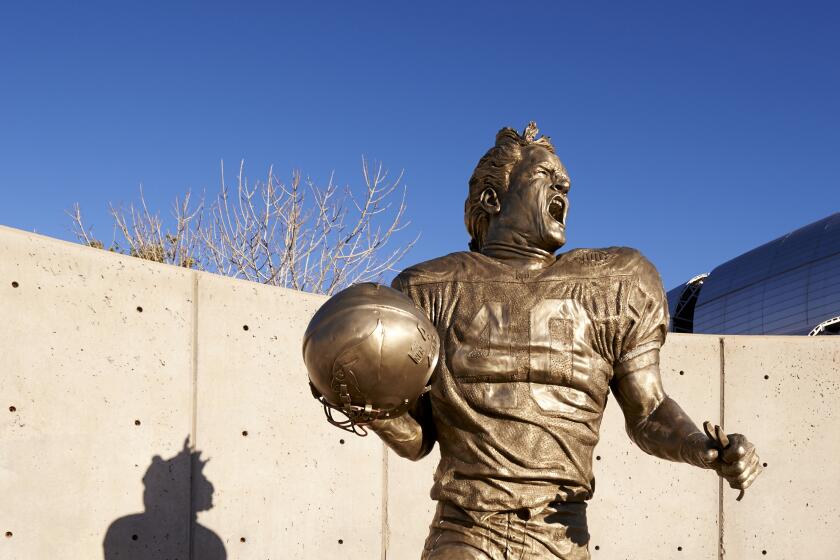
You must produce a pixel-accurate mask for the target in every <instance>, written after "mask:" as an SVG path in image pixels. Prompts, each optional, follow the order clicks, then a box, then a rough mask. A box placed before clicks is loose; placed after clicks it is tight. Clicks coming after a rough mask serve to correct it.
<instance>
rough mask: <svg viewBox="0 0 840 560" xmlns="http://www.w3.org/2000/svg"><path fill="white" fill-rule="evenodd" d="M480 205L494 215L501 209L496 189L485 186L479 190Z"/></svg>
mask: <svg viewBox="0 0 840 560" xmlns="http://www.w3.org/2000/svg"><path fill="white" fill-rule="evenodd" d="M479 200H480V201H481V207H482V208H484V210H485V212H487V213H488V214H490V215H496V214H498V213H499V212H501V210H502V205H501V203H500V202H499V195H498V194H496V189H494V188H492V187H487V188H486V189H484V190H483V191H481V197H480V198H479Z"/></svg>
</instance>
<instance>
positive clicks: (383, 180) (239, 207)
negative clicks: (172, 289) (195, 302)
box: [69, 159, 417, 294]
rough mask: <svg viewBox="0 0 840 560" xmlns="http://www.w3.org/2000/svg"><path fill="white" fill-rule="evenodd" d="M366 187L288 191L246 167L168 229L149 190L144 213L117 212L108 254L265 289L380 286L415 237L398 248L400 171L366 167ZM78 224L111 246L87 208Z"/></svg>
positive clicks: (188, 205)
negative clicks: (250, 174)
mask: <svg viewBox="0 0 840 560" xmlns="http://www.w3.org/2000/svg"><path fill="white" fill-rule="evenodd" d="M362 175H363V178H364V187H363V188H361V189H359V192H354V190H353V189H351V188H350V187H343V188H340V187H339V186H338V185H337V184H336V182H335V180H334V177H333V176H330V179H329V181H328V182H327V184H326V186H318V185H317V184H315V182H313V181H312V180H311V179H309V178H306V179H304V178H303V177H302V176H301V174H300V173H299V172H295V173H293V174H292V178H291V181H290V182H289V183H288V184H285V183H283V182H282V181H280V180H279V179H278V178H277V176H276V175H275V174H274V171H273V169H269V172H268V175H267V177H266V179H265V180H264V181H256V182H253V183H249V182H248V179H247V178H246V176H245V173H244V162H241V163H240V166H239V173H238V174H237V178H236V185H235V186H229V185H228V184H227V182H226V181H225V173H224V163H223V164H222V170H221V176H222V179H221V188H220V190H219V192H218V194H217V195H216V196H215V198H214V199H213V200H212V202H211V203H210V204H206V203H205V201H204V200H203V199H202V200H200V201H199V202H198V203H197V204H195V206H194V207H193V206H192V199H191V196H190V193H189V192H188V193H187V194H186V195H185V196H184V197H183V198H182V199H181V200H176V201H175V205H174V207H173V212H172V214H173V218H174V225H173V226H172V227H171V228H170V229H167V228H166V227H165V224H164V222H163V220H161V218H160V216H159V214H157V213H153V212H151V211H150V210H149V208H148V206H147V204H146V200H145V197H144V196H143V191H142V188H141V191H140V204H139V206H138V207H135V206H134V205H132V206H129V208H128V210H124V209H122V208H118V207H115V206H113V205H110V206H109V213H110V215H111V217H112V219H113V222H114V240H113V241H112V243H111V245H110V246H109V249H110V250H113V251H119V252H123V253H127V254H130V255H133V256H137V257H140V258H144V259H149V260H153V261H156V262H162V263H168V264H174V265H177V266H185V267H189V268H196V269H199V270H208V271H211V272H217V273H219V274H224V275H227V276H232V277H234V278H244V279H246V280H252V281H255V282H260V283H263V284H271V285H275V286H283V287H287V288H294V289H297V290H303V291H308V292H315V293H323V294H332V293H334V292H336V291H337V290H340V289H342V288H344V287H346V286H349V285H350V284H352V283H355V282H361V281H368V280H371V281H379V280H381V278H382V276H383V275H384V274H385V273H386V272H387V271H389V270H393V269H394V267H395V265H396V264H397V263H398V262H399V261H400V260H401V259H402V258H403V256H405V254H406V253H407V252H408V251H409V250H410V249H411V247H413V245H414V243H415V242H416V241H417V237H414V238H413V239H410V240H409V241H407V242H404V243H402V244H399V245H395V243H394V239H395V237H394V234H396V233H397V232H399V231H400V230H402V229H403V228H404V227H406V226H407V225H408V224H409V222H408V221H406V219H405V210H406V202H405V194H406V189H405V187H404V185H403V184H402V173H400V174H399V175H397V176H396V177H395V178H393V179H390V178H389V175H388V172H387V171H386V170H385V169H384V168H383V166H382V164H380V163H374V164H373V165H369V164H368V162H367V161H366V160H364V159H363V160H362ZM69 214H70V217H71V219H72V221H73V231H74V234H75V236H76V238H77V239H78V240H79V241H80V242H82V243H85V244H87V245H90V246H93V247H99V248H104V244H103V243H102V242H101V241H100V240H98V239H97V238H96V237H95V236H94V235H93V233H92V232H91V230H90V229H88V228H86V227H85V225H84V221H83V219H82V214H81V210H80V208H79V205H78V204H76V205H75V206H74V208H73V209H72V211H71V212H69Z"/></svg>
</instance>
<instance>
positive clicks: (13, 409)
mask: <svg viewBox="0 0 840 560" xmlns="http://www.w3.org/2000/svg"><path fill="white" fill-rule="evenodd" d="M16 410H17V408H16V407H15V406H14V405H12V406H10V407H9V412H14V411H16Z"/></svg>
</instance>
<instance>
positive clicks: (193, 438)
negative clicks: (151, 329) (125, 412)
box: [187, 271, 198, 560]
mask: <svg viewBox="0 0 840 560" xmlns="http://www.w3.org/2000/svg"><path fill="white" fill-rule="evenodd" d="M192 277H193V285H192V300H193V302H192V303H193V305H192V371H191V372H190V373H191V376H192V379H191V380H190V386H191V387H190V388H191V390H192V396H191V399H190V402H191V410H190V413H191V415H192V418H191V419H190V488H189V492H190V498H189V499H190V508H189V516H190V518H189V523H188V524H187V526H188V527H189V535H188V540H187V543H188V550H187V553H188V554H189V556H188V557H189V558H190V560H196V558H195V557H194V553H195V542H194V541H195V523H196V516H195V493H194V492H193V474H194V473H195V469H196V467H197V464H196V463H197V459H198V457H197V456H196V454H195V450H196V449H197V448H198V442H197V435H198V434H197V427H198V272H195V271H193V272H192Z"/></svg>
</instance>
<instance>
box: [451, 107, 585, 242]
mask: <svg viewBox="0 0 840 560" xmlns="http://www.w3.org/2000/svg"><path fill="white" fill-rule="evenodd" d="M538 133H539V130H538V129H537V125H536V123H533V122H531V123H530V124H529V125H528V126H527V127H526V128H525V131H524V132H523V133H522V134H519V133H518V132H517V131H515V130H514V129H512V128H503V129H501V130H500V131H499V133H498V134H496V145H495V146H493V147H492V148H490V149H489V150H488V151H487V153H486V154H484V157H482V158H481V160H480V161H479V162H478V165H477V166H476V167H475V171H473V174H472V177H470V191H469V195H468V196H467V200H466V202H465V203H464V222H465V224H466V226H467V231H468V232H469V234H470V236H471V238H472V239H471V241H470V249H472V250H473V251H480V250H481V248H482V246H483V245H484V243H485V240H487V239H488V237H491V238H492V237H493V236H494V233H497V232H498V231H499V230H510V231H511V232H513V233H515V234H516V235H517V237H518V238H520V239H521V240H522V241H523V242H524V243H526V244H528V245H530V246H532V247H536V248H539V249H543V250H545V251H549V252H552V253H553V252H554V251H556V250H557V249H559V248H560V247H562V246H563V245H564V244H565V243H566V214H567V212H568V208H569V203H568V198H567V194H568V192H569V187H570V181H569V174H568V172H567V171H566V168H565V167H564V166H563V163H562V162H561V161H560V158H558V157H557V155H556V154H555V153H554V146H553V145H552V144H551V140H550V139H549V138H548V137H547V136H543V137H541V138H537V134H538Z"/></svg>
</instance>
